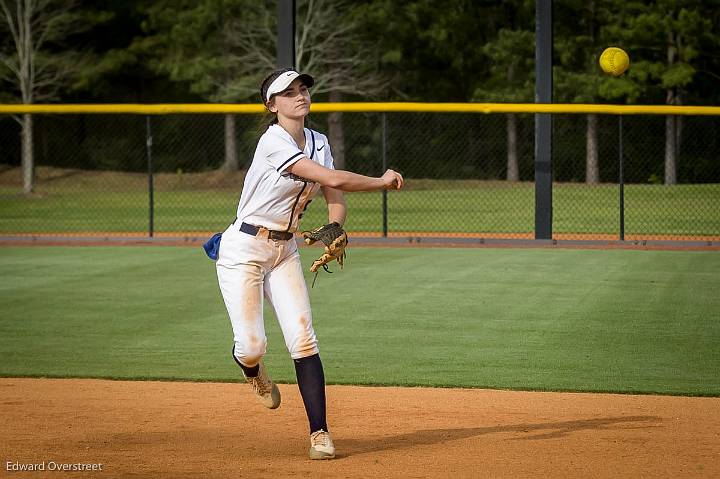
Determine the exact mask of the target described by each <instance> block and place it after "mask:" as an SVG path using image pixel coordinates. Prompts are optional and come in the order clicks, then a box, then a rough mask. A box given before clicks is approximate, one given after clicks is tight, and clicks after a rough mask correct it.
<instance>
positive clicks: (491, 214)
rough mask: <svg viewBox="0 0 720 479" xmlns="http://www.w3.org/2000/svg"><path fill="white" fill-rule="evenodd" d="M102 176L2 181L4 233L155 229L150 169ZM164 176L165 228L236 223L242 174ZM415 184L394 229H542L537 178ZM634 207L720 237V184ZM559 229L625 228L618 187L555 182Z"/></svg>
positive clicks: (311, 219)
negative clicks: (214, 179) (20, 183)
mask: <svg viewBox="0 0 720 479" xmlns="http://www.w3.org/2000/svg"><path fill="white" fill-rule="evenodd" d="M97 175H98V176H97V177H94V176H90V177H86V176H77V177H76V176H73V175H69V176H67V177H63V178H62V179H58V180H56V181H49V180H48V181H46V182H45V183H39V186H38V190H37V194H36V195H34V196H33V197H30V198H28V197H23V196H22V195H19V194H18V193H17V191H18V189H17V187H15V186H7V185H5V186H2V184H0V234H3V233H4V234H10V233H68V232H88V231H100V232H146V231H147V229H148V194H147V192H146V191H145V188H146V187H147V185H146V182H147V180H146V179H144V177H143V176H142V175H133V176H127V177H126V176H118V175H119V174H111V173H107V174H102V173H97ZM128 175H129V174H128ZM165 176H167V175H165ZM186 176H191V175H186ZM203 178H204V179H203ZM201 180H202V181H201ZM203 181H204V182H203ZM158 183H159V186H158V191H157V192H156V193H155V225H154V227H155V231H157V232H178V231H182V232H188V231H203V232H205V231H219V230H222V229H224V228H225V227H226V226H227V224H228V223H229V222H230V221H232V219H233V218H234V216H235V209H236V207H237V200H238V197H239V192H240V187H241V184H242V181H241V179H240V178H239V179H237V183H238V184H237V185H234V186H233V187H232V188H229V187H228V185H227V184H226V183H223V184H221V185H220V187H213V186H212V185H209V184H208V181H207V178H206V177H201V178H200V179H197V178H196V179H190V180H188V181H185V179H184V176H180V177H178V178H173V177H170V178H167V177H161V178H160V179H158ZM407 183H408V187H407V189H406V190H404V191H402V192H391V193H389V194H388V228H389V230H390V231H391V232H457V233H530V232H532V231H534V228H535V203H534V201H535V188H534V185H533V184H532V183H507V182H482V181H440V180H437V181H433V180H412V179H411V180H408V182H407ZM346 198H347V202H348V206H349V208H350V213H351V214H350V215H349V217H348V223H347V228H348V230H349V231H363V232H380V231H382V196H381V194H380V193H351V194H347V195H346ZM625 204H626V212H625V220H626V227H625V232H626V234H628V235H643V234H646V235H697V236H702V235H720V208H718V207H717V205H718V204H720V184H708V185H676V186H672V187H667V186H662V185H628V186H627V187H626V191H625ZM326 217H327V213H326V208H325V206H324V202H323V200H322V199H318V200H316V202H315V203H313V204H312V205H311V207H310V208H309V209H308V211H307V213H306V215H305V219H304V224H305V225H310V226H314V225H319V224H322V223H324V222H325V220H326ZM553 231H554V232H555V233H560V234H562V233H579V234H584V233H595V234H618V231H619V207H618V187H617V186H616V185H599V186H593V187H591V186H587V185H583V184H555V185H554V189H553Z"/></svg>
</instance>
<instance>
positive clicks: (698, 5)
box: [607, 0, 720, 185]
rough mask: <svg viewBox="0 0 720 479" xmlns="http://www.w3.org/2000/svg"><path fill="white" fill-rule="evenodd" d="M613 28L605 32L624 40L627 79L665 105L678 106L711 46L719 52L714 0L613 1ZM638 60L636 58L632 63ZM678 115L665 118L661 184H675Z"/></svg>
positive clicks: (648, 95)
mask: <svg viewBox="0 0 720 479" xmlns="http://www.w3.org/2000/svg"><path fill="white" fill-rule="evenodd" d="M614 3H615V5H616V6H617V12H618V13H617V18H619V19H621V20H620V21H618V22H617V23H616V24H613V25H609V26H608V28H607V30H608V34H610V35H612V36H614V37H615V38H618V39H622V40H623V44H624V45H625V48H626V50H627V51H628V52H629V53H630V57H631V70H630V72H629V75H628V77H629V79H630V80H632V81H634V82H636V83H637V84H639V85H640V88H641V89H643V91H644V92H645V93H646V95H645V97H646V98H649V99H651V100H652V99H656V98H658V99H659V98H660V97H661V95H660V94H661V92H663V93H664V95H662V96H664V101H665V103H666V104H668V105H681V104H682V103H683V98H684V96H685V95H686V93H687V89H688V87H689V86H690V85H691V84H692V82H693V80H694V78H695V76H696V74H697V73H698V70H697V67H696V65H697V64H698V61H699V60H700V58H701V57H702V56H704V55H714V54H715V53H714V51H703V49H704V48H708V47H709V46H711V47H712V48H714V49H715V51H717V48H718V46H720V45H719V44H718V42H717V34H718V32H717V29H718V26H717V25H713V24H712V22H711V20H710V18H712V16H713V12H714V11H715V10H716V9H717V7H718V2H716V1H711V2H702V1H700V0H688V1H684V2H676V1H674V0H657V1H655V2H652V3H645V2H637V1H631V2H621V1H620V0H615V2H614ZM634 59H637V60H634ZM681 132H682V122H681V119H680V117H677V116H673V115H668V116H667V117H666V119H665V184H668V185H673V184H675V183H677V151H678V149H679V147H680V142H681Z"/></svg>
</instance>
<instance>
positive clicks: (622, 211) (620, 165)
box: [618, 115, 625, 241]
mask: <svg viewBox="0 0 720 479" xmlns="http://www.w3.org/2000/svg"><path fill="white" fill-rule="evenodd" d="M618 182H619V183H620V241H625V178H624V177H623V119H622V115H618Z"/></svg>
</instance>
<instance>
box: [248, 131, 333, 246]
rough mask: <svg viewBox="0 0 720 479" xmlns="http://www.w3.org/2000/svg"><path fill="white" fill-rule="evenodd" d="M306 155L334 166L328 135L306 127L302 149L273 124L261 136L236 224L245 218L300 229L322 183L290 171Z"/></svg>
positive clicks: (254, 222)
mask: <svg viewBox="0 0 720 479" xmlns="http://www.w3.org/2000/svg"><path fill="white" fill-rule="evenodd" d="M303 156H305V157H307V158H309V159H310V160H312V161H314V162H316V163H318V164H320V165H322V166H324V167H326V168H331V169H334V165H333V158H332V154H331V153H330V147H329V146H328V141H327V137H326V136H325V135H323V134H322V133H319V132H317V131H314V130H311V129H309V128H305V148H304V149H303V150H300V148H299V147H298V145H297V143H295V140H293V138H292V136H290V133H288V132H287V131H285V129H284V128H283V127H281V126H280V125H277V124H275V125H272V126H270V127H269V128H268V129H267V131H266V132H265V133H264V134H263V135H262V136H261V137H260V141H259V142H258V145H257V148H256V149H255V156H254V157H253V161H252V165H251V166H250V169H249V170H248V172H247V175H246V176H245V184H244V186H243V190H242V194H241V195H240V204H239V205H238V209H237V220H236V223H235V224H240V222H245V223H249V224H252V225H255V226H264V227H265V228H267V229H269V230H275V231H289V232H291V233H294V232H295V231H297V229H298V224H299V222H300V218H302V214H303V212H304V211H305V209H306V208H307V206H308V204H309V203H310V201H312V199H313V198H314V197H315V195H316V194H317V192H318V190H319V189H320V184H319V183H315V182H312V181H310V180H307V179H304V178H300V177H298V176H295V175H293V174H291V173H290V172H288V171H287V168H288V167H289V166H290V165H292V164H294V163H295V162H297V161H298V160H300V158H302V157H303Z"/></svg>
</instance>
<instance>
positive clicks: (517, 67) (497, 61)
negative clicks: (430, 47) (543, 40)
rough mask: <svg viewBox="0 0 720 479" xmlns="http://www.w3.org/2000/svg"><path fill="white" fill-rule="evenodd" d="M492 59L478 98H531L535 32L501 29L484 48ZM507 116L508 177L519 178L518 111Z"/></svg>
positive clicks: (518, 101)
mask: <svg viewBox="0 0 720 479" xmlns="http://www.w3.org/2000/svg"><path fill="white" fill-rule="evenodd" d="M482 51H483V53H484V54H485V55H487V57H488V59H489V60H490V78H489V80H488V81H487V82H485V83H484V84H483V86H482V87H478V88H476V89H475V94H474V95H473V99H474V100H475V101H481V102H488V101H496V102H509V103H522V102H531V101H532V98H533V91H534V81H535V57H534V51H535V34H534V32H532V31H529V30H508V29H501V30H500V32H499V34H498V37H497V39H496V40H494V41H491V42H488V43H486V44H485V46H484V47H483V49H482ZM506 119H507V128H506V131H507V169H506V171H507V173H506V179H507V180H508V181H518V180H519V179H520V172H519V167H518V154H517V147H518V145H517V142H518V136H517V115H516V114H514V113H509V114H507V115H506Z"/></svg>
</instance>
